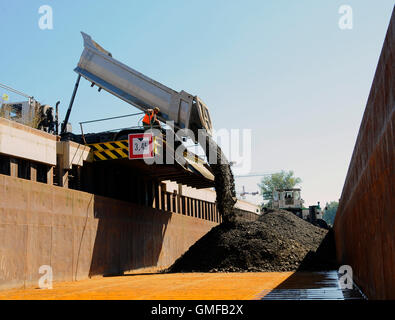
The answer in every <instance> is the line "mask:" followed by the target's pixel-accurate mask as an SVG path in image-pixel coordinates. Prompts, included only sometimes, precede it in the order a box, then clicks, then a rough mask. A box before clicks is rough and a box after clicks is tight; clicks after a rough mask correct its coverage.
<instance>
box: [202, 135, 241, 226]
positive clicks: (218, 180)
mask: <svg viewBox="0 0 395 320" xmlns="http://www.w3.org/2000/svg"><path fill="white" fill-rule="evenodd" d="M206 143H207V147H208V154H207V158H209V159H210V154H214V155H216V159H215V160H216V161H215V162H216V163H212V161H210V167H211V169H212V171H213V175H214V185H215V192H216V197H217V209H218V211H219V213H220V214H221V216H222V219H223V221H225V222H230V221H232V220H234V219H235V211H234V205H235V203H236V190H235V182H234V177H233V173H232V170H231V168H230V164H229V162H228V160H227V159H226V157H225V155H224V153H223V152H222V150H221V148H220V147H219V146H218V145H217V144H216V143H215V142H214V141H213V140H212V139H211V137H209V136H206Z"/></svg>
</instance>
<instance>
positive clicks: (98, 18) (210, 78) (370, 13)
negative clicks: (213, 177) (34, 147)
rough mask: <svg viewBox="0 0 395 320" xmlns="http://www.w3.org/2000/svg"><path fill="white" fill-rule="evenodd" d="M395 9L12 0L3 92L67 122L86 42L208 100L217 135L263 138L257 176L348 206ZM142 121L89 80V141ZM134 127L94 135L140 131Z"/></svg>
mask: <svg viewBox="0 0 395 320" xmlns="http://www.w3.org/2000/svg"><path fill="white" fill-rule="evenodd" d="M343 4H347V5H350V6H351V7H352V9H353V22H354V26H353V29H352V30H341V29H340V28H339V27H338V21H339V18H340V14H339V13H338V10H339V7H340V6H341V5H343ZM41 5H50V6H51V7H52V8H53V23H54V28H53V30H41V29H40V28H39V27H38V20H39V18H40V14H39V13H38V9H39V7H40V6H41ZM393 7H394V2H393V0H380V1H373V0H372V1H368V0H347V1H346V0H344V1H337V0H321V1H313V0H310V1H307V0H301V1H291V0H289V1H285V0H276V1H249V0H246V1H219V0H214V1H175V0H168V1H125V0H118V1H111V2H110V1H100V0H95V1H93V0H85V1H78V2H77V1H60V0H40V1H36V0H29V1H27V0H25V1H21V0H19V1H15V0H14V1H11V0H2V1H1V2H0V9H1V22H2V23H1V25H2V26H1V29H0V30H1V31H0V32H1V33H0V35H1V50H0V58H1V59H0V61H1V62H2V63H1V69H0V82H1V83H5V84H7V85H9V86H12V87H14V88H16V89H18V90H20V91H23V92H26V93H28V94H30V95H33V96H34V97H36V98H37V100H39V101H40V102H42V103H48V104H51V105H54V104H55V102H56V101H57V100H60V101H61V105H60V112H61V117H62V118H63V117H64V114H65V111H66V109H67V106H68V103H69V100H70V96H71V93H72V90H73V86H74V82H75V79H76V74H75V73H74V72H73V69H74V68H75V66H76V64H77V62H78V60H79V56H80V54H81V52H82V37H81V36H80V33H79V32H80V31H84V32H86V33H88V34H90V35H91V36H92V37H93V39H94V40H95V41H97V42H98V43H100V44H101V45H102V46H103V47H104V48H106V49H107V50H109V51H110V52H111V53H112V54H113V56H114V57H115V58H116V59H117V60H120V61H122V62H123V63H125V64H127V65H129V66H131V67H132V68H134V69H136V70H138V71H140V72H142V73H144V74H146V75H148V76H149V77H151V78H153V79H155V80H157V81H159V82H162V83H163V84H165V85H167V86H169V87H171V88H173V89H175V90H178V91H179V90H185V91H187V92H190V93H192V94H196V95H198V96H199V97H201V98H202V99H203V100H204V101H205V102H206V104H207V105H208V107H209V109H210V114H211V118H212V120H213V124H214V127H215V128H218V129H219V128H229V129H232V128H240V129H243V128H250V129H252V132H253V148H252V152H253V161H252V171H253V172H274V171H278V170H281V169H285V170H291V169H292V170H294V171H295V174H296V175H297V176H299V177H301V178H302V180H303V183H302V185H301V186H302V190H303V191H302V197H303V198H304V199H305V200H306V204H313V203H315V202H316V201H321V202H322V203H325V202H326V201H331V200H337V199H338V198H339V197H340V194H341V190H342V187H343V183H344V179H345V175H346V172H347V168H348V164H349V161H350V158H351V154H352V150H353V146H354V143H355V139H356V136H357V133H358V129H359V124H360V121H361V118H362V114H363V111H364V108H365V105H366V101H367V97H368V94H369V90H370V86H371V83H372V79H373V76H374V72H375V68H376V66H377V62H378V58H379V55H380V51H381V47H382V44H383V40H384V38H385V33H386V30H387V27H388V22H389V19H390V16H391V12H392V10H393ZM0 93H3V92H0ZM10 98H11V100H14V101H15V100H20V98H18V97H16V96H13V95H11V94H10ZM134 111H135V109H134V108H133V107H131V106H130V105H128V104H126V103H125V102H122V101H120V100H119V99H117V98H115V97H113V96H111V95H110V94H108V93H106V92H103V91H102V92H101V93H98V92H97V90H94V89H92V88H90V85H89V83H88V82H86V81H81V85H80V89H79V92H78V94H77V98H76V101H75V104H74V109H73V112H72V115H71V119H70V122H71V123H72V125H73V129H74V132H77V133H78V131H79V129H78V122H80V121H84V120H90V119H95V118H102V117H107V116H114V115H122V114H126V113H132V112H134ZM128 121H131V123H128V122H127V121H125V120H124V121H123V122H117V123H108V124H106V126H107V127H103V126H102V125H100V126H95V125H92V126H91V127H88V128H87V130H88V131H97V130H102V129H110V128H116V127H122V126H123V125H130V124H134V123H135V120H128ZM236 182H237V189H238V191H240V190H241V187H242V185H245V187H246V189H247V191H256V190H257V189H258V188H257V186H256V185H257V183H258V182H259V177H258V178H256V177H255V178H239V179H237V181H236ZM248 199H249V200H251V201H254V202H260V198H259V197H248Z"/></svg>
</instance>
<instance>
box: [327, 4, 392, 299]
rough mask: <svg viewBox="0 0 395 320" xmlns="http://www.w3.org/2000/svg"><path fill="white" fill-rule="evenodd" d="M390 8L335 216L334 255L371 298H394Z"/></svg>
mask: <svg viewBox="0 0 395 320" xmlns="http://www.w3.org/2000/svg"><path fill="white" fill-rule="evenodd" d="M394 96H395V9H394V11H393V13H392V18H391V22H390V26H389V28H388V32H387V35H386V38H385V42H384V45H383V49H382V52H381V55H380V60H379V63H378V66H377V69H376V73H375V76H374V80H373V84H372V88H371V91H370V95H369V98H368V102H367V106H366V109H365V113H364V116H363V119H362V123H361V126H360V130H359V133H358V137H357V141H356V144H355V148H354V152H353V155H352V158H351V162H350V166H349V169H348V173H347V177H346V181H345V184H344V187H343V191H342V195H341V199H340V204H339V209H338V211H337V214H336V219H335V225H334V229H335V238H336V248H337V257H338V260H339V262H340V263H341V264H348V265H351V266H352V268H353V276H354V280H355V281H356V283H357V284H359V286H360V287H361V288H362V290H363V291H364V292H365V293H366V294H367V296H368V297H369V298H372V299H395V190H394V181H395V172H394V162H395V157H394V152H395V148H394V146H395V112H394V110H395V97H394Z"/></svg>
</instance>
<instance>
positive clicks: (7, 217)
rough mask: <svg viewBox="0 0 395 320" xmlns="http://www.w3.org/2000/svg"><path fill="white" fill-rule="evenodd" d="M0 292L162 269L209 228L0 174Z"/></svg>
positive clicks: (189, 219) (203, 223)
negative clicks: (46, 274) (45, 273)
mask: <svg viewBox="0 0 395 320" xmlns="http://www.w3.org/2000/svg"><path fill="white" fill-rule="evenodd" d="M0 199H1V203H0V289H10V288H21V287H30V286H38V280H39V278H40V277H41V276H42V274H39V268H40V266H41V265H50V266H51V267H52V269H53V276H54V281H73V280H80V279H86V278H88V277H90V276H95V275H106V274H120V273H123V272H127V271H131V270H144V271H155V270H160V269H163V268H166V267H168V266H170V265H171V264H172V263H173V262H174V261H175V260H176V259H177V258H178V257H180V256H181V255H182V254H183V253H184V252H185V251H186V250H187V249H188V248H189V247H190V246H191V245H192V244H193V243H195V242H196V241H197V240H198V239H199V238H201V237H202V236H203V235H204V234H206V233H207V232H208V231H209V230H210V229H211V228H212V227H213V226H215V225H217V223H215V222H211V221H207V220H203V219H198V218H194V217H190V216H187V215H182V214H175V213H171V212H165V211H159V210H156V209H153V208H149V207H144V206H140V205H137V204H132V203H128V202H124V201H119V200H114V199H110V198H105V197H101V196H96V195H93V194H90V193H86V192H80V191H75V190H70V189H65V188H60V187H56V186H50V185H46V184H42V183H38V182H32V181H28V180H23V179H19V178H15V177H10V176H6V175H0Z"/></svg>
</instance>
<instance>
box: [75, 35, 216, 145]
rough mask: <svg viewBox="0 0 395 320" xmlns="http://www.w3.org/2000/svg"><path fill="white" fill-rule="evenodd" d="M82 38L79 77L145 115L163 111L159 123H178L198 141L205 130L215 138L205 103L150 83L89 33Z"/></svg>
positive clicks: (76, 69) (150, 80)
mask: <svg viewBox="0 0 395 320" xmlns="http://www.w3.org/2000/svg"><path fill="white" fill-rule="evenodd" d="M82 37H83V39H84V50H83V52H82V55H81V58H80V60H79V63H78V66H77V68H75V71H76V72H77V73H78V74H79V75H81V76H82V77H84V78H85V79H87V80H88V81H90V82H92V84H94V85H97V86H98V87H100V88H102V89H104V90H106V91H108V92H110V93H111V94H113V95H115V96H117V97H119V98H120V99H122V100H124V101H126V102H127V103H130V104H131V105H133V106H135V107H137V108H138V109H140V110H142V111H145V112H146V111H147V110H148V109H153V108H155V107H159V108H160V114H159V115H158V118H159V120H161V121H163V122H166V121H174V127H175V129H177V128H178V129H190V130H192V132H193V133H194V134H195V136H196V137H197V132H198V130H199V129H205V130H206V131H207V133H208V134H209V135H211V132H212V124H211V119H210V115H209V112H208V108H207V106H206V105H205V104H204V103H203V102H202V100H201V99H199V98H198V97H197V96H193V95H192V94H189V93H187V92H185V91H180V92H177V91H175V90H173V89H171V88H169V87H166V86H165V85H163V84H161V83H159V82H157V81H155V80H153V79H150V78H149V77H147V76H145V75H143V74H142V73H140V72H138V71H136V70H134V69H132V68H130V67H128V66H126V65H125V64H123V63H121V62H119V61H118V60H116V59H114V58H113V57H112V54H111V53H110V52H108V51H107V50H105V49H103V48H102V47H101V46H100V45H99V44H97V43H96V42H95V41H93V40H92V38H91V37H90V36H89V35H87V34H86V33H83V32H82Z"/></svg>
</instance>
